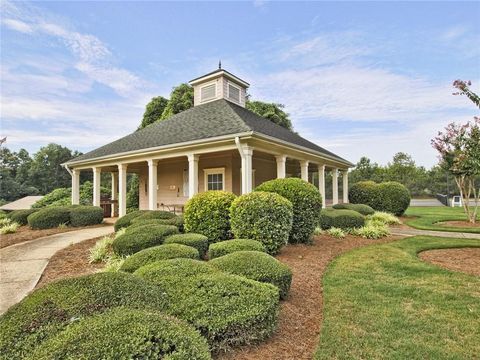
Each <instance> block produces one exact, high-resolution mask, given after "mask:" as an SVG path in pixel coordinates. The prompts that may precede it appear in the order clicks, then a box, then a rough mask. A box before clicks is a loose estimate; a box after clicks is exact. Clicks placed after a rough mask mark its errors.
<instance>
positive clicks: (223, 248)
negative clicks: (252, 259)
mask: <svg viewBox="0 0 480 360" xmlns="http://www.w3.org/2000/svg"><path fill="white" fill-rule="evenodd" d="M235 251H262V252H266V251H267V249H266V248H265V245H263V244H262V243H261V242H260V241H257V240H251V239H232V240H226V241H220V242H218V243H215V244H210V246H209V247H208V258H209V259H215V258H217V257H220V256H223V255H227V254H230V253H233V252H235Z"/></svg>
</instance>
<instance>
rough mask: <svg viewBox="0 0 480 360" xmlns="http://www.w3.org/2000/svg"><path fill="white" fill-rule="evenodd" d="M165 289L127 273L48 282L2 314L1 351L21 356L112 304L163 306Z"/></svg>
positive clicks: (8, 357)
mask: <svg viewBox="0 0 480 360" xmlns="http://www.w3.org/2000/svg"><path fill="white" fill-rule="evenodd" d="M166 302H167V301H166V298H165V295H164V292H163V291H162V289H161V288H160V287H159V286H157V285H154V284H151V283H148V282H145V281H144V280H143V279H141V278H139V277H137V276H134V275H131V274H126V273H97V274H94V275H88V276H82V277H78V278H71V279H65V280H60V281H58V282H54V283H51V284H49V285H46V286H44V287H42V288H40V289H38V290H36V291H35V292H33V293H31V294H30V295H28V296H27V297H26V298H25V299H23V300H22V301H21V302H20V303H18V304H17V305H14V306H13V307H11V308H10V309H9V310H8V311H7V312H6V313H5V314H4V315H2V317H1V318H0V354H2V358H5V359H20V358H24V357H25V356H27V355H28V354H31V353H32V351H33V350H34V349H35V348H37V347H38V346H39V345H40V344H41V343H42V342H43V341H45V340H47V339H49V338H51V337H53V336H54V335H56V334H58V333H59V332H60V331H62V330H64V329H65V327H66V326H67V325H69V324H71V323H72V321H74V320H75V321H76V320H79V319H82V318H84V317H87V316H90V315H93V314H95V313H101V312H104V311H106V310H108V309H109V308H113V307H117V306H128V307H132V308H139V309H143V308H146V307H149V308H152V309H157V310H160V311H161V310H163V309H164V308H165V307H166Z"/></svg>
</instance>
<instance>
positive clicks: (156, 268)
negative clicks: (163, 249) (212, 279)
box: [134, 258, 218, 283]
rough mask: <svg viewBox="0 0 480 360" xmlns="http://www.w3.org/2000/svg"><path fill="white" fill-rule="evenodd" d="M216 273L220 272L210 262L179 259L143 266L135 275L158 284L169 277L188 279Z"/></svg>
mask: <svg viewBox="0 0 480 360" xmlns="http://www.w3.org/2000/svg"><path fill="white" fill-rule="evenodd" d="M216 272H218V270H217V269H215V268H214V267H212V266H210V265H209V264H208V262H205V261H200V260H194V259H188V258H177V259H169V260H162V261H157V262H154V263H151V264H149V265H145V266H142V267H141V268H139V269H138V270H137V271H135V273H134V274H135V275H138V276H141V277H143V278H144V279H145V280H147V281H151V282H154V283H156V282H160V281H164V280H165V279H166V278H169V277H175V278H185V279H186V278H190V277H193V276H198V275H206V274H213V273H216Z"/></svg>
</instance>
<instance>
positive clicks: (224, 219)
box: [184, 191, 235, 243]
mask: <svg viewBox="0 0 480 360" xmlns="http://www.w3.org/2000/svg"><path fill="white" fill-rule="evenodd" d="M234 199H235V195H234V194H232V193H230V192H227V191H205V192H202V193H199V194H196V195H195V196H193V197H192V198H191V199H190V200H188V201H187V203H186V204H185V212H184V220H185V231H186V232H193V233H197V234H202V235H205V236H206V237H207V238H208V241H209V242H210V243H214V242H217V241H221V240H225V239H229V238H231V232H230V206H231V204H232V202H233V200H234Z"/></svg>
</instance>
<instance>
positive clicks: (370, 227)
mask: <svg viewBox="0 0 480 360" xmlns="http://www.w3.org/2000/svg"><path fill="white" fill-rule="evenodd" d="M350 233H351V234H352V235H356V236H361V237H363V238H366V239H380V238H382V237H385V236H388V235H390V230H388V226H387V225H385V224H383V223H381V222H378V221H371V220H367V222H366V224H365V226H362V227H360V228H356V229H352V230H351V231H350Z"/></svg>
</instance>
